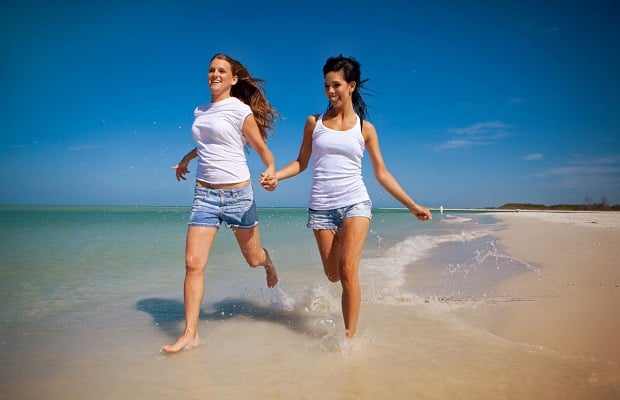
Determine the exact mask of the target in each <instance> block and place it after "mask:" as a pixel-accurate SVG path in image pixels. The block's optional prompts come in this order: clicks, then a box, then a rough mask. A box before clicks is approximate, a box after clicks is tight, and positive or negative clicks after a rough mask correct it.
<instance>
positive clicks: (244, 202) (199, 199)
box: [189, 185, 258, 228]
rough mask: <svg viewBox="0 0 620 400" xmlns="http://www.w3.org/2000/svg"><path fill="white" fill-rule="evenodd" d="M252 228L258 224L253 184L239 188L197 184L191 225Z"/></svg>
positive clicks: (190, 219)
mask: <svg viewBox="0 0 620 400" xmlns="http://www.w3.org/2000/svg"><path fill="white" fill-rule="evenodd" d="M222 222H225V223H226V225H227V226H228V227H230V228H252V227H254V226H256V225H257V224H258V214H257V213H256V203H255V202H254V191H253V190H252V185H248V186H246V187H243V188H238V189H208V188H204V187H200V186H196V190H195V192H194V205H193V206H192V212H191V214H190V216H189V225H190V226H205V227H215V228H219V227H220V225H221V224H222Z"/></svg>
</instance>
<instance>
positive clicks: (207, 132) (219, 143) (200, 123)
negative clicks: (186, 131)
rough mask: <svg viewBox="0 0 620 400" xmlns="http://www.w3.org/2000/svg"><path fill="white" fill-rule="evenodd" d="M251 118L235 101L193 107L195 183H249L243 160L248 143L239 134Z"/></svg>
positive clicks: (241, 103)
mask: <svg viewBox="0 0 620 400" xmlns="http://www.w3.org/2000/svg"><path fill="white" fill-rule="evenodd" d="M250 114H252V110H251V109H250V107H249V106H248V105H247V104H245V103H244V102H242V101H241V100H239V99H238V98H236V97H229V98H227V99H224V100H222V101H218V102H215V103H205V104H203V105H200V106H198V107H196V110H195V111H194V124H193V125H192V136H193V138H194V141H195V142H196V150H197V152H198V169H197V171H196V179H199V180H201V181H204V182H207V183H212V184H228V183H238V182H243V181H247V180H248V179H250V169H249V168H248V164H247V161H246V158H245V146H246V144H247V140H246V138H245V136H243V132H242V128H243V122H244V121H245V119H246V118H247V117H248V115H250Z"/></svg>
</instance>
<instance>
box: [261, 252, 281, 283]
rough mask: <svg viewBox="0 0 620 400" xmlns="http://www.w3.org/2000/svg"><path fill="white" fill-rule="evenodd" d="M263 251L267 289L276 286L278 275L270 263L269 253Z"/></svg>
mask: <svg viewBox="0 0 620 400" xmlns="http://www.w3.org/2000/svg"><path fill="white" fill-rule="evenodd" d="M263 250H265V256H267V262H266V263H265V272H266V273H267V287H270V288H272V287H275V286H276V285H277V284H278V273H277V272H276V267H274V266H273V262H272V261H271V257H269V252H268V251H267V249H263Z"/></svg>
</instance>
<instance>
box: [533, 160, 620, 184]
mask: <svg viewBox="0 0 620 400" xmlns="http://www.w3.org/2000/svg"><path fill="white" fill-rule="evenodd" d="M566 164H567V165H563V166H559V167H554V168H550V169H548V170H545V171H540V172H538V173H536V174H534V175H535V176H538V177H540V178H546V177H549V176H572V177H582V178H583V177H591V176H596V175H615V174H620V154H613V155H609V156H604V157H598V158H586V157H583V156H581V155H573V156H572V157H571V159H570V160H568V162H567V163H566Z"/></svg>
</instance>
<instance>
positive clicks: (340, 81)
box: [324, 70, 355, 108]
mask: <svg viewBox="0 0 620 400" xmlns="http://www.w3.org/2000/svg"><path fill="white" fill-rule="evenodd" d="M324 85H325V95H326V96H327V99H328V100H329V102H330V103H331V105H332V107H334V108H340V107H343V106H345V105H346V104H350V103H351V94H352V93H353V90H354V89H355V82H347V81H346V80H345V78H344V73H343V72H342V70H339V71H331V72H328V73H327V74H325V83H324Z"/></svg>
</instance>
